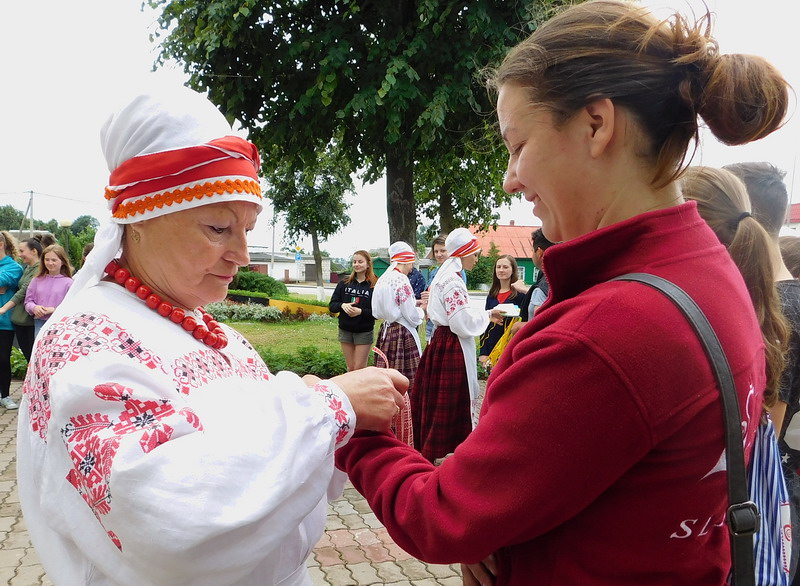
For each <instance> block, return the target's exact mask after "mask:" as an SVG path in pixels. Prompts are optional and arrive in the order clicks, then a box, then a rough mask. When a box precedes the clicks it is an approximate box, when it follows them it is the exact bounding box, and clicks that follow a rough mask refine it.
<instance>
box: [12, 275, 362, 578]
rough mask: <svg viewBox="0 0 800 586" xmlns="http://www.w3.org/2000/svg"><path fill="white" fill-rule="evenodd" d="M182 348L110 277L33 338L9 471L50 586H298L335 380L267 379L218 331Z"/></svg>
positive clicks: (318, 493)
mask: <svg viewBox="0 0 800 586" xmlns="http://www.w3.org/2000/svg"><path fill="white" fill-rule="evenodd" d="M222 327H223V328H224V329H225V330H226V335H227V336H228V339H229V343H228V345H227V347H226V348H225V349H223V350H215V349H212V348H210V347H208V346H206V345H204V344H203V343H201V342H199V341H197V340H195V339H194V338H193V337H192V336H191V334H190V333H188V332H186V331H185V330H183V329H182V328H181V327H180V326H179V325H177V324H175V323H172V322H170V321H169V320H167V319H165V318H163V317H161V316H160V315H158V314H157V313H155V312H154V311H151V310H150V309H148V308H147V307H146V306H145V305H144V303H143V302H142V301H141V300H140V299H138V298H137V297H136V296H135V295H133V294H132V293H130V292H128V291H127V290H125V289H124V288H123V287H120V286H119V285H117V284H116V283H109V282H100V283H98V284H97V285H95V286H92V287H88V288H86V289H85V290H82V291H81V292H80V293H78V294H77V295H75V296H74V297H72V298H69V299H67V300H66V301H65V302H64V303H63V304H62V305H61V306H59V307H58V308H57V310H56V312H55V313H54V314H53V316H52V317H51V318H50V319H49V320H48V326H47V328H45V329H44V330H43V331H42V334H41V335H40V338H39V339H38V340H37V343H36V348H35V352H34V356H33V361H32V364H31V366H30V368H29V371H28V376H27V378H26V380H25V384H24V396H23V402H22V405H21V408H20V415H19V435H18V460H17V474H18V480H19V490H20V501H21V504H22V509H23V513H24V515H25V521H26V524H27V526H28V529H29V531H30V535H31V539H32V541H33V544H34V546H35V548H36V551H37V554H38V556H39V557H40V558H41V560H42V563H43V565H44V567H45V570H46V571H47V573H48V575H49V576H50V578H51V579H52V580H53V581H54V582H55V583H56V584H65V585H78V584H89V585H106V584H109V585H110V584H125V585H136V586H141V585H166V584H169V585H178V584H186V585H193V586H194V585H222V584H239V585H245V584H247V585H273V584H281V585H282V586H297V585H303V586H306V585H309V584H310V583H311V582H310V578H309V577H308V574H307V572H306V569H305V560H306V558H307V556H308V555H309V553H310V552H311V549H312V548H313V546H314V545H315V544H316V542H317V541H318V539H319V538H320V537H321V535H322V531H323V529H324V525H325V519H326V513H327V502H326V501H327V497H328V496H330V497H331V498H334V497H335V496H337V492H338V491H341V488H342V486H343V484H344V475H343V474H341V473H339V472H336V473H335V472H334V468H333V452H334V449H335V448H336V447H339V446H341V445H343V444H344V443H345V442H346V441H347V440H348V439H349V437H350V435H351V433H352V432H351V429H352V427H353V426H354V422H355V415H354V413H353V411H352V408H351V406H350V403H349V401H348V400H347V398H346V396H345V395H344V393H342V392H341V391H340V389H338V387H337V386H336V385H334V384H332V383H329V382H322V383H320V384H318V385H317V386H316V387H314V388H308V387H307V386H306V385H305V384H304V383H303V381H302V380H301V379H300V378H299V377H297V376H296V375H294V374H292V373H286V372H282V373H278V374H277V375H273V374H271V373H270V372H269V370H268V368H267V366H266V365H265V364H264V362H263V361H262V360H261V358H260V357H259V356H258V354H257V353H256V352H255V350H254V349H253V348H252V347H251V346H250V344H249V343H248V342H247V341H246V340H244V338H242V337H241V336H240V335H239V334H237V333H236V332H235V331H233V330H232V329H230V328H228V327H227V326H224V325H223V326H222Z"/></svg>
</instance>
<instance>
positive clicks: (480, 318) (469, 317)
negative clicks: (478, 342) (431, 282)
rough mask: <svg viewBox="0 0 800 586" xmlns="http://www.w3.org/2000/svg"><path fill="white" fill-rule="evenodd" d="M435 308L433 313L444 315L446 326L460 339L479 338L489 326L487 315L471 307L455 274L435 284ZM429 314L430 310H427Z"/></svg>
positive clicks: (467, 295)
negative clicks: (442, 313)
mask: <svg viewBox="0 0 800 586" xmlns="http://www.w3.org/2000/svg"><path fill="white" fill-rule="evenodd" d="M437 289H438V290H437V291H436V302H435V305H436V308H435V309H434V311H435V312H436V313H437V314H440V313H441V312H442V311H443V312H444V313H445V315H446V322H445V323H446V324H447V325H448V326H449V327H450V330H451V331H452V332H453V333H454V334H455V335H457V336H459V337H461V338H466V337H469V336H480V335H481V334H482V333H483V332H484V331H485V330H486V326H488V325H489V314H488V313H487V312H486V311H485V310H483V309H478V308H477V307H471V306H470V303H469V294H468V293H467V288H466V286H465V285H464V281H463V280H462V279H461V277H460V276H459V275H458V274H457V273H455V274H453V275H449V276H448V277H447V278H446V279H444V280H443V281H441V283H439V284H437ZM429 313H430V308H429Z"/></svg>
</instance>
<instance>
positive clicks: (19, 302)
mask: <svg viewBox="0 0 800 586" xmlns="http://www.w3.org/2000/svg"><path fill="white" fill-rule="evenodd" d="M41 256H42V245H41V244H40V243H39V241H38V240H37V239H36V238H28V239H27V240H23V241H22V242H20V243H19V257H20V259H21V260H22V264H23V265H25V269H24V270H23V271H22V277H20V279H19V283H18V289H17V292H16V293H14V296H13V297H12V298H11V299H9V300H8V301H7V302H6V303H5V304H4V305H3V306H2V307H0V315H2V314H5V313H6V312H8V311H10V312H11V313H10V318H11V323H12V324H13V326H14V334H15V335H16V336H17V343H18V344H19V349H20V351H21V352H22V355H23V356H25V360H27V361H28V362H30V361H31V352H32V351H33V339H34V337H35V333H34V327H33V316H31V314H29V313H28V312H27V311H25V293H27V291H28V285H30V282H31V280H32V279H33V278H34V277H35V276H36V275H37V274H38V272H39V260H40V259H41Z"/></svg>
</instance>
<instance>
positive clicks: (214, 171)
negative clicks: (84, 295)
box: [66, 87, 261, 299]
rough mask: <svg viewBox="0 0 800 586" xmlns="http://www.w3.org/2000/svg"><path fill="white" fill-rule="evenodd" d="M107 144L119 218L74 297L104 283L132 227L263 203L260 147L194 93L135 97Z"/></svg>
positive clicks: (107, 226)
mask: <svg viewBox="0 0 800 586" xmlns="http://www.w3.org/2000/svg"><path fill="white" fill-rule="evenodd" d="M100 143H101V146H102V149H103V155H104V156H105V159H106V162H107V164H108V170H109V171H110V173H111V177H110V180H109V186H108V187H107V188H106V199H107V200H108V207H109V210H110V211H111V215H110V217H108V218H106V219H105V220H104V221H103V222H102V225H101V227H100V229H99V230H98V232H97V234H96V235H95V240H94V248H93V249H92V251H91V252H90V253H89V255H88V256H87V257H86V261H85V263H84V265H83V267H82V268H81V270H80V271H79V272H78V274H77V276H76V278H75V282H74V283H73V285H72V287H71V288H70V291H69V293H68V294H67V296H66V299H69V298H70V297H71V296H72V295H74V294H76V293H77V292H78V291H80V290H81V289H82V288H83V287H85V286H91V285H94V284H95V283H97V282H98V281H99V280H100V279H102V278H103V274H104V271H105V267H106V265H107V264H108V263H109V262H110V261H111V260H113V259H114V258H116V257H117V256H118V255H119V254H120V248H121V246H122V235H123V225H124V224H131V223H134V222H139V221H142V220H145V219H149V218H155V217H158V216H162V215H165V214H170V213H174V212H178V211H182V210H186V209H190V208H194V207H198V206H202V205H207V204H213V203H219V202H222V201H249V202H255V203H257V204H259V205H260V204H261V187H260V184H259V179H258V171H259V168H260V164H261V163H260V160H259V156H258V151H257V149H256V147H255V146H254V145H253V144H251V143H249V142H247V141H245V140H244V139H242V138H239V137H237V136H234V135H233V131H232V129H231V126H230V124H228V121H227V120H226V119H225V117H224V116H223V115H222V113H221V112H220V111H219V110H218V109H217V108H216V106H214V105H213V104H212V103H211V102H210V101H208V99H207V98H206V97H204V96H203V95H201V94H198V93H197V92H194V91H192V90H190V89H188V88H185V87H176V88H175V89H174V90H172V91H166V92H165V91H159V92H158V93H157V94H156V93H153V94H142V95H137V96H135V97H134V98H133V99H131V100H129V101H128V102H127V103H126V104H125V105H124V106H123V107H122V108H120V109H119V110H117V111H116V112H115V113H113V114H112V115H111V116H110V117H109V118H108V120H107V121H106V123H105V124H104V125H103V128H102V129H101V131H100Z"/></svg>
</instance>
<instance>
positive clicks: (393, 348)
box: [372, 242, 425, 445]
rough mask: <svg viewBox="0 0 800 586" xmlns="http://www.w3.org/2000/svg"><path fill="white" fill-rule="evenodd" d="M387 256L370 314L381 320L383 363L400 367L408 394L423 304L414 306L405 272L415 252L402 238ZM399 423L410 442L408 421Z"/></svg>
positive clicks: (404, 438) (416, 363)
mask: <svg viewBox="0 0 800 586" xmlns="http://www.w3.org/2000/svg"><path fill="white" fill-rule="evenodd" d="M389 256H390V259H391V265H390V266H389V268H388V269H387V270H386V272H385V273H383V275H381V278H380V279H378V283H377V284H376V285H375V291H374V293H373V294H372V314H373V315H374V316H375V317H376V318H377V319H382V320H383V324H382V325H381V330H380V333H379V334H378V344H377V346H378V349H379V350H380V351H381V353H382V354H383V355H385V357H386V361H387V362H388V364H386V365H385V366H388V367H389V368H394V369H396V370H399V371H400V372H401V373H402V374H404V375H405V376H406V377H407V378H408V393H409V396H410V395H413V386H414V375H415V374H416V372H417V366H419V359H420V354H422V347H421V344H420V341H419V333H418V332H417V328H418V327H419V324H421V323H422V320H423V318H424V317H425V311H424V305H423V306H420V307H417V303H416V302H417V300H416V298H415V297H414V291H413V289H412V288H411V283H410V282H409V281H408V276H407V275H408V273H410V272H411V267H413V266H414V264H413V263H414V261H415V260H416V259H417V255H416V253H415V252H414V250H413V249H412V248H411V247H410V246H409V245H408V244H406V243H405V242H395V243H394V244H392V245H391V246H390V247H389ZM405 415H408V414H407V413H406V414H405ZM400 418H401V417H400V416H399V415H398V419H400ZM398 423H399V421H395V423H394V424H393V429H394V431H395V433H396V434H397V436H398V438H400V439H401V440H402V441H404V442H406V443H408V444H409V445H412V436H411V425H410V422H409V425H408V426H401V425H398Z"/></svg>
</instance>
